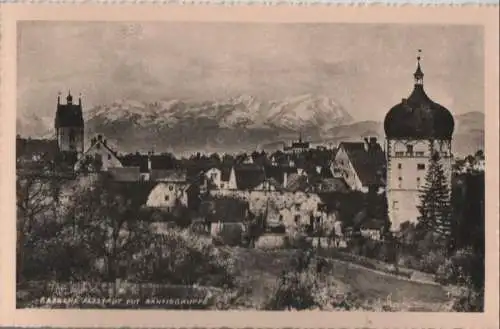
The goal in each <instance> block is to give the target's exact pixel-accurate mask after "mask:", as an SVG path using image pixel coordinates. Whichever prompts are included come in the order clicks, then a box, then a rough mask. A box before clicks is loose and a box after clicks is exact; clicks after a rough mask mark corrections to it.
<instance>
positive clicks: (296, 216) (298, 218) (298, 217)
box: [295, 215, 300, 223]
mask: <svg viewBox="0 0 500 329" xmlns="http://www.w3.org/2000/svg"><path fill="white" fill-rule="evenodd" d="M299 220H300V216H299V215H295V223H298V222H299Z"/></svg>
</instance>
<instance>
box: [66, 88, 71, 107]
mask: <svg viewBox="0 0 500 329" xmlns="http://www.w3.org/2000/svg"><path fill="white" fill-rule="evenodd" d="M66 102H67V104H73V96H71V91H70V90H68V96H66Z"/></svg>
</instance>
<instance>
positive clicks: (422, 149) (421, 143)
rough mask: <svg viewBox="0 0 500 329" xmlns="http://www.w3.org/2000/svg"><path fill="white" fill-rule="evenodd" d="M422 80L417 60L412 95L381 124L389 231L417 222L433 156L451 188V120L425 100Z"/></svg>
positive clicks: (429, 101) (446, 111) (441, 110)
mask: <svg viewBox="0 0 500 329" xmlns="http://www.w3.org/2000/svg"><path fill="white" fill-rule="evenodd" d="M423 79H424V73H423V71H422V68H421V64H420V56H418V57H417V69H416V71H415V73H414V80H415V81H414V82H415V83H414V89H413V92H412V93H411V95H410V96H409V97H408V98H405V99H403V100H402V101H401V103H399V104H397V105H395V106H394V107H392V108H391V109H390V110H389V112H388V113H387V115H386V117H385V120H384V130H385V135H386V157H387V186H386V193H387V202H388V213H389V219H390V221H391V229H392V230H393V231H397V230H398V229H399V227H400V225H401V223H403V222H406V221H409V222H413V223H416V222H417V220H418V217H419V216H420V213H419V210H418V205H419V204H420V195H421V193H422V188H423V187H424V185H425V183H426V181H425V180H426V175H427V170H428V167H429V163H430V160H431V158H432V157H433V155H435V154H438V155H439V159H440V160H439V161H440V162H441V165H442V168H443V170H444V172H445V175H446V178H447V181H448V184H449V185H448V186H450V185H451V174H452V162H453V155H452V148H451V146H452V135H453V130H454V119H453V116H452V114H451V113H450V111H449V110H448V109H446V108H445V107H443V106H441V105H439V104H438V103H435V102H433V101H432V100H431V99H430V98H429V96H427V94H426V93H425V91H424V84H423Z"/></svg>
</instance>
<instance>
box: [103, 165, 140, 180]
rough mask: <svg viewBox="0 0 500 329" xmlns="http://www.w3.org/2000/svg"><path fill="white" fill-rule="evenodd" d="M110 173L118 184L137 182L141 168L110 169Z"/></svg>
mask: <svg viewBox="0 0 500 329" xmlns="http://www.w3.org/2000/svg"><path fill="white" fill-rule="evenodd" d="M108 172H109V175H110V177H111V178H112V179H113V180H114V181H117V182H137V181H139V178H140V168H139V167H123V168H118V167H117V168H108Z"/></svg>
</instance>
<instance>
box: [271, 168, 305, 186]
mask: <svg viewBox="0 0 500 329" xmlns="http://www.w3.org/2000/svg"><path fill="white" fill-rule="evenodd" d="M264 172H265V176H266V178H268V179H270V178H272V179H274V180H275V181H276V182H278V183H279V184H280V185H283V183H284V176H285V173H287V174H288V175H290V174H294V173H297V168H292V167H286V166H266V167H264Z"/></svg>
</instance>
